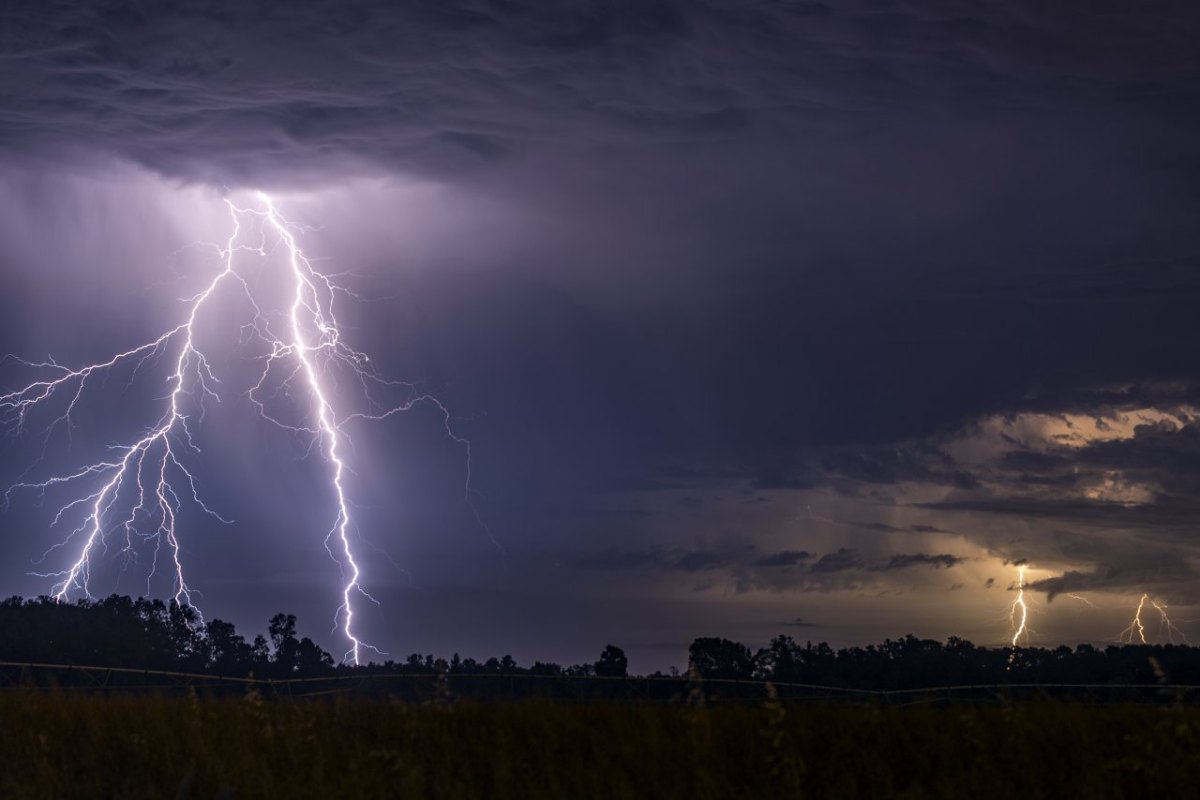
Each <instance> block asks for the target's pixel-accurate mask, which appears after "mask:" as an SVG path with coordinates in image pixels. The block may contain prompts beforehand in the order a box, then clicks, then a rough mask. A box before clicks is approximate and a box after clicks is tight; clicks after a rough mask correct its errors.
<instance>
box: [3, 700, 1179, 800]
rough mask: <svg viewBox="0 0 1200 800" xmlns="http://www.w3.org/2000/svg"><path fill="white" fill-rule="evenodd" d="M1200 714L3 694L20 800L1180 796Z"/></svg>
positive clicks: (11, 777) (1049, 706) (1035, 707)
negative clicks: (135, 799) (108, 799)
mask: <svg viewBox="0 0 1200 800" xmlns="http://www.w3.org/2000/svg"><path fill="white" fill-rule="evenodd" d="M1198 780H1200V710H1198V709H1191V708H1165V707H1153V706H1114V705H1105V706H1084V705H1072V704H1059V703H1048V702H1043V703H1025V704H1015V705H1007V706H1006V705H993V706H981V707H976V706H949V707H916V708H883V707H871V706H850V705H818V706H811V705H788V706H783V705H780V704H777V703H766V704H758V705H730V706H725V707H721V706H712V705H710V706H707V707H705V706H689V705H676V706H664V705H617V704H608V705H566V704H557V705H554V704H544V703H516V704H492V705H465V704H460V705H451V706H446V707H441V706H434V705H425V706H413V705H408V704H401V703H388V702H370V703H368V702H350V701H345V702H298V701H270V702H268V701H264V700H262V699H261V698H259V697H257V696H255V695H251V696H248V697H245V698H227V699H219V700H209V699H200V698H196V697H176V698H163V697H146V696H141V697H87V696H70V695H62V694H44V693H38V692H34V693H28V694H26V693H8V694H5V695H0V796H2V797H5V798H9V797H13V798H23V797H36V798H43V797H44V798H75V797H79V798H84V797H86V798H94V797H138V798H142V797H145V798H169V797H179V798H184V797H187V798H207V797H236V798H274V797H338V798H343V797H345V798H351V797H353V798H358V797H363V798H374V797H380V798H383V797H415V798H427V797H490V798H508V797H511V798H541V797H545V798H575V797H580V798H589V797H595V798H611V797H654V798H660V797H662V798H670V797H679V798H689V799H694V798H709V797H712V798H717V797H755V798H763V797H873V798H883V797H914V798H916V797H948V798H949V797H956V798H958V797H966V796H971V797H976V798H979V797H1007V798H1013V797H1022V798H1038V797H1046V798H1051V797H1071V796H1073V797H1089V798H1102V797H1140V796H1160V797H1183V796H1190V795H1191V793H1192V792H1193V791H1194V790H1195V786H1196V785H1197V781H1198Z"/></svg>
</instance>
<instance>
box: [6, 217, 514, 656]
mask: <svg viewBox="0 0 1200 800" xmlns="http://www.w3.org/2000/svg"><path fill="white" fill-rule="evenodd" d="M256 199H257V201H258V204H257V206H256V207H251V208H243V207H239V206H237V205H235V204H234V203H233V202H231V201H228V200H226V205H227V206H228V210H229V213H230V217H231V222H232V228H231V232H230V236H229V239H228V240H227V241H226V243H225V245H224V246H223V247H218V248H217V250H218V252H219V253H220V258H221V269H220V270H219V271H218V272H217V274H216V275H215V276H214V277H213V278H212V279H211V281H210V282H209V283H208V285H207V286H206V287H205V288H204V289H203V290H202V291H201V292H199V293H197V294H195V295H193V296H192V297H190V298H187V300H186V301H185V302H186V304H187V312H186V314H185V319H184V321H183V322H182V323H181V324H179V325H178V326H176V327H174V328H171V329H170V330H168V331H166V332H165V333H163V334H161V335H160V336H159V337H157V338H156V339H153V340H151V341H148V342H146V343H144V344H141V345H138V346H136V347H133V348H131V349H128V350H125V351H123V352H120V353H117V354H116V355H114V356H112V357H111V358H109V359H108V360H106V361H101V362H97V363H94V364H89V365H87V366H84V367H80V368H76V369H71V368H68V367H64V366H62V365H60V364H58V363H57V362H55V361H53V360H50V361H46V362H40V363H37V362H28V361H23V360H19V359H18V362H19V363H21V364H23V365H24V366H27V367H30V368H34V369H38V370H39V371H43V372H48V373H50V375H49V377H47V378H44V379H41V380H36V381H34V382H32V383H29V384H27V385H25V386H23V387H22V388H19V389H16V390H14V391H11V392H8V393H7V394H2V395H0V428H4V429H6V430H8V431H9V432H13V433H19V432H21V431H22V430H23V429H24V427H25V425H26V422H27V421H28V420H29V418H30V417H31V415H32V414H33V413H34V412H35V410H37V409H41V408H45V407H51V406H53V404H54V403H56V402H59V403H61V404H62V407H61V410H59V412H58V414H57V416H56V417H55V418H54V419H53V420H52V421H51V422H50V423H49V425H48V427H47V428H46V433H45V440H44V446H45V445H46V444H48V443H49V440H50V437H51V435H52V434H53V433H54V431H55V430H56V429H57V428H58V427H59V426H60V425H62V426H66V427H67V428H68V429H70V428H71V427H72V425H73V422H72V413H73V412H75V411H76V409H77V407H78V406H79V404H80V403H82V402H83V401H84V395H85V393H86V392H87V391H88V390H90V389H91V388H92V384H94V383H96V382H102V380H103V379H104V378H106V377H108V375H109V374H110V373H112V372H114V371H116V370H117V369H118V368H125V367H127V366H132V368H133V373H132V374H133V377H131V378H130V381H131V383H132V382H133V380H135V379H136V378H137V376H138V373H139V371H140V370H142V369H143V367H145V366H147V364H148V362H152V361H155V360H157V359H159V358H162V357H164V356H166V357H169V358H170V359H171V360H170V362H169V363H170V364H171V365H172V367H173V368H172V370H171V372H170V373H169V375H168V377H167V385H168V391H167V394H166V397H165V400H164V407H163V410H162V412H161V414H160V416H159V417H158V418H157V420H156V421H155V422H154V423H153V424H152V425H150V426H149V427H147V428H145V429H144V432H143V433H141V434H140V435H138V436H135V437H133V438H132V439H131V440H130V441H127V442H125V443H122V444H117V445H113V446H111V448H110V452H111V455H110V456H109V457H106V458H102V459H100V460H97V461H94V462H92V463H89V464H85V465H83V466H81V467H78V468H75V469H72V470H68V471H66V472H65V473H63V474H58V475H53V476H51V477H49V478H46V479H45V480H41V481H23V482H21V483H18V484H15V485H13V486H12V487H10V488H9V489H8V491H7V493H6V496H5V500H6V502H7V501H8V500H10V499H11V497H12V495H13V493H14V492H16V491H19V490H31V491H34V492H36V493H38V494H39V495H40V496H42V497H45V496H46V493H47V492H48V491H50V490H52V489H54V490H57V489H59V488H60V487H72V486H79V487H80V490H79V491H78V492H77V493H76V494H74V496H72V497H71V499H69V500H68V501H67V502H66V503H65V504H64V505H62V506H61V507H60V508H59V510H58V512H57V513H56V514H55V516H54V518H53V521H52V523H51V527H52V528H53V527H57V526H58V525H59V524H60V523H63V522H64V521H66V520H68V519H76V520H77V523H76V525H75V527H74V528H73V529H72V530H71V531H70V532H69V533H68V534H67V535H66V537H65V538H64V539H63V540H62V541H61V542H59V543H58V544H56V545H54V546H53V547H51V548H50V550H48V551H47V553H46V556H44V557H43V560H45V558H48V557H49V556H50V554H51V553H52V552H54V551H56V550H58V549H60V548H66V547H69V546H72V545H74V546H75V547H76V548H77V549H76V551H75V555H74V556H73V557H72V558H71V559H70V562H69V564H68V565H67V566H65V567H64V568H63V569H61V570H59V571H55V572H48V573H35V574H38V575H40V576H41V577H46V578H50V579H52V580H53V585H52V593H53V595H54V596H55V597H56V598H57V599H59V600H60V601H61V600H65V599H68V598H69V597H70V596H71V595H72V593H79V594H82V595H83V596H87V597H90V596H91V591H90V586H89V580H90V578H91V571H92V565H93V562H94V560H95V559H96V558H97V557H98V551H100V552H105V551H107V549H108V547H109V539H111V538H112V535H113V534H114V533H119V538H118V541H119V543H120V552H121V553H124V554H125V556H126V559H127V563H128V561H129V560H135V559H136V554H137V549H138V545H139V544H144V543H149V546H150V548H151V552H152V561H151V567H150V570H149V577H148V578H147V592H149V584H150V580H151V578H153V576H154V575H155V574H156V572H157V569H158V556H159V552H160V550H161V549H162V547H163V546H164V545H165V546H166V549H167V553H168V555H169V558H170V562H171V570H172V576H171V581H172V589H173V596H174V599H175V600H176V601H177V602H179V603H181V604H187V605H192V606H194V603H193V590H192V589H191V588H190V587H189V586H188V583H187V581H186V580H185V577H184V559H183V548H182V546H181V541H180V535H179V527H178V520H179V515H180V511H181V508H182V506H183V504H184V502H185V501H189V502H191V503H192V504H194V505H195V506H197V507H198V508H199V509H200V510H202V511H203V512H205V513H207V514H209V515H211V516H213V517H215V518H217V519H221V520H222V521H223V522H228V520H224V519H222V518H221V517H220V516H219V515H218V514H217V513H216V512H215V511H213V510H212V509H210V508H209V507H208V506H207V505H205V503H204V502H203V500H201V498H200V493H199V490H198V481H197V479H196V477H195V471H194V470H195V468H194V467H193V466H189V462H190V460H191V458H192V457H194V456H196V455H198V454H199V453H200V448H199V447H198V446H197V444H196V442H195V439H194V438H193V433H194V427H195V426H196V425H197V424H198V423H199V422H200V421H201V420H203V417H204V404H205V401H206V400H211V401H217V402H219V401H220V400H221V396H220V395H219V394H218V392H217V388H218V387H219V386H220V385H221V381H220V380H218V378H217V377H216V374H215V373H214V370H213V368H212V366H211V365H210V362H209V359H208V357H207V356H206V355H205V354H204V352H203V351H202V350H201V349H200V345H199V344H198V336H197V323H198V322H199V321H200V320H201V318H202V317H204V316H205V315H207V314H209V313H212V312H213V310H214V309H213V308H212V307H213V306H214V305H216V304H217V303H218V302H219V299H220V298H219V297H218V295H219V294H220V293H222V292H224V291H226V287H227V285H228V286H230V287H232V288H233V289H234V290H235V291H239V292H240V293H241V294H242V296H243V297H244V298H245V300H247V301H248V304H249V308H250V309H251V318H250V320H249V321H248V322H247V323H246V324H245V325H243V326H242V331H243V340H247V339H248V340H253V341H255V342H257V343H258V344H259V345H260V346H262V347H263V349H264V351H265V354H264V355H263V364H264V367H263V369H262V372H261V374H260V375H259V377H258V380H257V381H256V382H255V383H254V384H253V386H252V387H251V388H250V389H249V391H248V392H247V394H248V396H249V398H250V400H251V401H252V402H253V403H255V405H256V406H257V408H258V410H259V412H260V413H261V414H262V416H263V417H264V418H265V419H267V420H269V421H270V422H272V423H274V424H276V425H279V426H281V427H283V428H285V429H286V430H289V431H291V432H294V433H296V434H298V435H303V436H306V437H309V438H310V441H311V444H310V450H312V451H315V452H317V453H319V455H320V456H321V457H322V458H323V459H324V461H325V463H326V465H327V468H328V472H327V475H328V482H329V486H330V490H331V494H332V496H333V499H334V504H335V509H334V511H333V514H332V516H333V520H332V522H331V524H330V527H329V529H328V531H327V533H326V535H325V540H324V543H325V549H326V550H327V552H328V553H329V555H330V557H331V558H332V559H333V560H334V561H335V562H337V563H338V565H339V566H340V567H341V569H342V574H343V579H344V583H343V586H342V590H341V603H340V605H339V607H338V609H337V611H336V612H335V625H336V626H337V627H339V628H340V630H341V632H342V634H343V635H344V636H345V637H346V640H347V641H348V642H349V649H348V650H347V652H346V655H345V660H347V661H352V662H353V663H355V664H358V663H360V657H361V654H362V650H363V648H370V645H367V644H366V643H364V642H363V640H362V639H361V638H360V637H359V635H358V633H357V631H356V627H355V601H356V600H358V599H359V598H365V599H368V600H373V598H371V596H370V595H369V594H368V593H367V591H366V590H365V589H364V587H363V586H362V583H361V578H362V570H361V567H360V563H359V559H358V558H357V557H356V555H355V552H354V541H353V540H354V538H355V537H354V528H353V521H352V517H351V513H350V508H351V505H350V503H349V501H348V499H347V493H346V486H345V478H346V474H347V471H348V467H347V463H346V455H345V445H347V444H348V441H347V439H346V435H345V431H344V428H343V426H344V425H345V424H346V423H347V422H348V421H350V420H351V419H356V418H358V419H376V420H378V419H384V418H386V417H388V416H391V415H392V414H395V413H398V412H401V411H406V410H408V409H411V408H412V407H413V406H415V405H417V404H418V403H430V404H432V405H433V406H434V407H435V408H436V409H437V410H438V411H439V413H441V415H442V419H443V423H444V425H445V428H446V433H447V435H448V436H449V437H450V438H451V439H452V440H453V441H454V442H456V443H457V444H459V445H462V446H463V447H464V448H465V449H466V456H467V492H468V502H469V493H470V443H469V442H468V441H467V440H465V439H463V438H461V437H459V436H457V435H455V434H454V432H453V431H452V430H451V428H450V415H449V412H448V411H447V410H446V408H445V407H444V406H443V405H442V404H441V403H440V402H439V401H438V400H437V399H436V398H434V397H432V396H430V395H428V394H423V393H419V392H417V391H416V389H415V387H413V386H412V385H410V384H404V383H399V382H394V381H387V380H384V379H381V378H380V377H378V376H377V375H376V374H375V372H374V371H373V369H372V368H371V367H370V366H369V359H368V357H367V356H366V354H364V353H361V352H359V351H356V350H354V349H352V348H351V347H349V346H348V345H347V344H346V343H345V342H344V340H343V338H342V332H341V328H340V327H339V325H338V322H337V319H336V317H335V315H334V300H335V298H336V297H337V296H338V295H339V294H340V293H347V294H348V292H346V291H345V290H344V289H342V288H341V287H339V286H337V285H336V284H335V283H334V282H333V281H332V280H331V279H330V278H329V277H328V276H326V275H325V274H323V273H321V272H319V271H317V270H316V269H315V268H314V266H313V264H312V263H311V262H310V261H309V259H308V258H306V257H305V255H304V253H303V251H302V249H301V247H300V245H299V242H298V240H297V237H296V230H297V228H296V226H294V225H292V224H290V223H289V222H288V220H287V219H286V218H284V217H283V215H282V214H281V213H280V212H279V210H278V208H277V207H276V205H275V203H274V202H273V201H272V199H271V198H270V197H268V196H267V195H265V194H262V193H258V194H257V195H256ZM247 222H250V223H252V224H251V225H246V223H247ZM247 227H251V228H252V229H253V232H254V233H255V234H256V237H255V238H256V239H257V243H255V244H243V243H241V242H242V241H243V240H244V239H245V238H246V233H245V230H244V229H245V228H247ZM276 247H279V248H282V250H283V251H284V254H285V256H286V262H287V270H286V274H284V275H279V276H271V277H273V278H277V279H278V280H281V281H283V282H284V283H283V287H284V288H285V290H286V293H287V295H288V296H289V298H290V299H289V300H288V302H287V308H286V312H285V313H282V314H281V315H275V316H273V315H272V314H269V313H267V311H266V310H264V307H263V306H261V305H260V303H259V301H258V299H256V293H255V289H254V285H255V284H252V283H251V282H250V281H248V280H247V278H246V275H245V274H244V269H245V267H244V265H243V264H241V263H240V259H239V256H245V255H248V254H257V255H259V256H267V255H268V251H269V249H274V248H276ZM279 316H282V319H283V321H282V324H280V323H279V322H278V317H279ZM335 368H341V369H343V370H345V371H347V372H348V373H349V374H351V375H353V376H354V378H355V380H356V381H357V382H358V383H359V385H360V387H361V389H362V393H363V395H364V397H365V398H366V399H367V400H368V402H369V403H370V407H369V408H368V409H367V410H365V411H362V410H360V411H355V412H352V413H346V414H341V415H339V413H338V411H337V409H336V408H335V395H336V392H335V387H334V385H333V384H332V383H330V381H331V380H332V379H331V377H330V376H331V374H332V373H333V372H334V371H335ZM300 387H302V388H303V394H305V395H307V399H308V405H309V409H310V410H309V412H308V414H307V416H308V419H309V421H308V422H300V423H295V422H290V421H285V420H282V419H280V418H279V416H278V415H277V414H275V413H273V411H272V409H271V407H270V403H271V402H272V399H273V398H275V397H277V396H278V395H279V394H280V393H281V392H282V393H284V394H286V395H292V394H293V393H297V392H298V389H299V388H300ZM385 387H400V388H402V389H404V390H406V391H407V392H408V395H407V399H405V400H404V401H403V402H401V403H399V404H395V405H391V406H386V405H380V404H378V403H376V402H375V401H374V399H373V397H372V389H379V388H385ZM122 509H123V510H122ZM485 530H486V527H485ZM489 536H490V534H489ZM493 542H494V540H493ZM371 649H374V648H371Z"/></svg>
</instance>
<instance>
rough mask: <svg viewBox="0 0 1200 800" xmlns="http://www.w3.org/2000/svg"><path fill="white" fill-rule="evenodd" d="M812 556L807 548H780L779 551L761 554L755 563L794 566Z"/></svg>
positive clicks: (757, 564)
mask: <svg viewBox="0 0 1200 800" xmlns="http://www.w3.org/2000/svg"><path fill="white" fill-rule="evenodd" d="M810 558H812V553H810V552H808V551H807V550H780V551H779V552H778V553H771V554H769V555H765V556H760V557H759V558H757V559H756V560H755V561H754V564H755V566H759V567H794V566H796V565H797V564H799V563H800V562H802V561H807V560H808V559H810Z"/></svg>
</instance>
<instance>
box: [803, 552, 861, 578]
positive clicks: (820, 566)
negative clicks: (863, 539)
mask: <svg viewBox="0 0 1200 800" xmlns="http://www.w3.org/2000/svg"><path fill="white" fill-rule="evenodd" d="M862 567H863V558H862V556H861V555H860V554H859V553H858V551H857V550H853V549H851V548H849V547H841V548H838V550H837V551H835V552H833V553H826V554H825V555H823V556H821V557H820V558H818V559H817V560H816V563H814V564H813V565H812V567H810V568H809V571H810V572H812V573H814V574H832V573H837V572H847V571H850V570H857V569H861V568H862Z"/></svg>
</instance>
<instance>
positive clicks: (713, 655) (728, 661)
mask: <svg viewBox="0 0 1200 800" xmlns="http://www.w3.org/2000/svg"><path fill="white" fill-rule="evenodd" d="M688 665H689V666H691V667H693V668H694V669H695V670H696V672H698V673H699V674H700V677H702V678H741V679H746V678H751V677H753V674H754V658H753V657H752V656H751V655H750V648H748V647H746V645H744V644H740V643H738V642H731V641H730V640H728V639H720V638H716V637H702V638H699V639H696V640H695V641H694V642H692V646H691V647H689V648H688Z"/></svg>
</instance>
